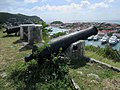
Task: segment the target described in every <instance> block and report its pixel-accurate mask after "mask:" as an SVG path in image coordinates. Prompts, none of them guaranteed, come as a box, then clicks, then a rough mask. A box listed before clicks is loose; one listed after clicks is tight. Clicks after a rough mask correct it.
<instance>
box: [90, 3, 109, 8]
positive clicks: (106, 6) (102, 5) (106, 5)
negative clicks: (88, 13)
mask: <svg viewBox="0 0 120 90" xmlns="http://www.w3.org/2000/svg"><path fill="white" fill-rule="evenodd" d="M108 7H109V5H108V4H106V3H104V2H100V3H95V4H93V5H92V6H91V7H90V8H92V9H96V8H108Z"/></svg>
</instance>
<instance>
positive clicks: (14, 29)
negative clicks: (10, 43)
mask: <svg viewBox="0 0 120 90" xmlns="http://www.w3.org/2000/svg"><path fill="white" fill-rule="evenodd" d="M19 31H20V26H14V27H9V28H6V30H5V31H3V33H7V34H12V33H16V34H17V33H18V32H19Z"/></svg>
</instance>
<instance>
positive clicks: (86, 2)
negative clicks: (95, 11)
mask: <svg viewBox="0 0 120 90" xmlns="http://www.w3.org/2000/svg"><path fill="white" fill-rule="evenodd" d="M89 5H90V2H89V1H88V0H82V1H81V7H83V8H85V7H88V6H89Z"/></svg>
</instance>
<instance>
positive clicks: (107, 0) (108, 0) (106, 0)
mask: <svg viewBox="0 0 120 90" xmlns="http://www.w3.org/2000/svg"><path fill="white" fill-rule="evenodd" d="M114 1H115V0H105V2H107V3H112V2H114Z"/></svg>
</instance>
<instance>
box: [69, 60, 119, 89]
mask: <svg viewBox="0 0 120 90" xmlns="http://www.w3.org/2000/svg"><path fill="white" fill-rule="evenodd" d="M79 63H81V62H79ZM69 73H70V76H71V77H72V78H73V79H74V80H75V82H76V83H77V84H78V85H79V87H80V88H81V90H119V88H120V73H119V72H115V71H112V70H110V69H108V68H106V67H103V66H100V65H99V64H95V63H86V65H84V66H79V67H78V68H70V70H69Z"/></svg>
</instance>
